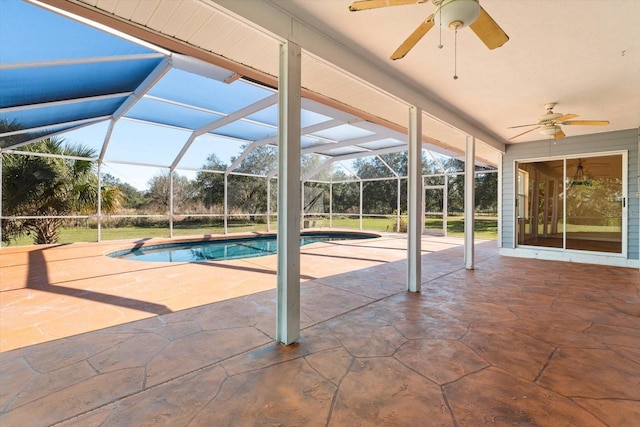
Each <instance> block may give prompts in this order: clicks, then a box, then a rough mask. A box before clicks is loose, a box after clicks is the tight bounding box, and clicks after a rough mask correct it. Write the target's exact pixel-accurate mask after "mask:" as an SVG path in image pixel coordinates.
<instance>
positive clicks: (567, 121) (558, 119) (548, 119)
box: [508, 102, 609, 141]
mask: <svg viewBox="0 0 640 427" xmlns="http://www.w3.org/2000/svg"><path fill="white" fill-rule="evenodd" d="M555 106H556V102H550V103H548V104H544V108H546V110H547V112H546V113H545V114H543V115H542V116H540V117H538V121H537V122H536V123H530V124H527V125H518V126H511V127H509V128H508V129H515V128H521V127H527V126H535V127H534V128H531V129H528V130H526V131H524V132H522V133H519V134H517V135H516V136H512V137H511V138H509V140H510V141H511V140H512V139H516V138H518V137H519V136H522V135H525V134H527V133H529V132H533V131H534V130H536V129H540V131H539V132H540V133H541V134H543V135H547V136H553V137H554V138H555V139H560V138H564V137H565V136H566V135H565V134H564V132H563V131H562V128H561V127H560V125H567V126H576V125H577V126H606V125H608V124H609V121H608V120H571V119H575V118H576V117H579V116H578V115H577V114H562V113H554V112H553V107H555Z"/></svg>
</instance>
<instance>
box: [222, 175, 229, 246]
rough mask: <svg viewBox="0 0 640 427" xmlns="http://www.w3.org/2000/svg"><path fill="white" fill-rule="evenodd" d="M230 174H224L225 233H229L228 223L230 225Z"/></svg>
mask: <svg viewBox="0 0 640 427" xmlns="http://www.w3.org/2000/svg"><path fill="white" fill-rule="evenodd" d="M228 176H229V174H227V173H226V172H225V174H224V218H223V220H224V234H227V233H228V230H227V225H228V222H229V221H228V220H229V218H228V217H229V203H228V199H229V190H228V189H227V188H228V187H229V178H228Z"/></svg>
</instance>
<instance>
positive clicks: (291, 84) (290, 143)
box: [276, 41, 302, 345]
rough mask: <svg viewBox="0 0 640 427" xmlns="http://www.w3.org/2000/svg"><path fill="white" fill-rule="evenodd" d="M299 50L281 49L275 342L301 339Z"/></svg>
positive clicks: (295, 47) (287, 44)
mask: <svg viewBox="0 0 640 427" xmlns="http://www.w3.org/2000/svg"><path fill="white" fill-rule="evenodd" d="M301 68H302V65H301V51H300V46H298V45H296V44H295V43H292V42H290V41H287V42H285V43H283V44H281V45H280V73H279V77H278V278H277V281H278V300H277V304H276V306H277V317H276V340H277V341H279V342H281V343H283V344H286V345H288V344H292V343H294V342H296V341H297V340H298V339H299V338H300V206H301V204H300V124H301V121H300V109H301V100H300V85H301V79H300V72H301Z"/></svg>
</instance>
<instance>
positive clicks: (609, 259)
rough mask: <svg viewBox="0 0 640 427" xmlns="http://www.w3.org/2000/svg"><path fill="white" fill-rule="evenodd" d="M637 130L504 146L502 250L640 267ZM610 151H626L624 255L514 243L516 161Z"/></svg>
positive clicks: (532, 255)
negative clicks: (523, 245) (526, 247)
mask: <svg viewBox="0 0 640 427" xmlns="http://www.w3.org/2000/svg"><path fill="white" fill-rule="evenodd" d="M638 146H639V130H638V129H629V130H624V131H616V132H604V133H598V134H592V135H585V136H576V137H567V138H563V139H561V140H558V141H556V140H544V141H537V142H531V143H523V144H513V145H509V146H507V149H506V152H505V154H504V156H503V158H502V207H501V209H502V211H501V213H502V215H501V224H500V225H501V236H502V237H501V254H503V255H510V256H521V257H527V258H542V259H557V260H563V261H576V262H587V263H594V264H606V265H619V266H627V267H638V268H640V259H639V258H640V198H639V197H640V188H639V184H638V181H639V178H638V177H639V175H640V171H639V165H638V163H639V160H638V156H639V154H638ZM612 151H626V152H627V168H628V169H627V186H628V187H627V203H628V205H627V206H628V208H627V218H628V225H627V257H626V259H624V258H623V257H620V256H612V255H599V254H593V255H591V254H585V253H575V252H573V253H572V251H557V250H555V251H550V250H545V249H543V248H540V249H538V248H535V249H531V248H528V249H525V248H516V247H515V246H516V245H515V229H514V217H515V215H514V209H515V202H514V199H515V180H514V174H515V162H517V161H520V160H527V159H541V158H546V157H559V156H571V157H575V156H579V155H584V154H593V153H601V152H602V153H604V152H612Z"/></svg>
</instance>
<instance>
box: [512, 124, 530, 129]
mask: <svg viewBox="0 0 640 427" xmlns="http://www.w3.org/2000/svg"><path fill="white" fill-rule="evenodd" d="M536 125H537V123H529V124H528V125H518V126H509V127H508V128H507V129H516V128H524V127H527V126H536Z"/></svg>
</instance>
